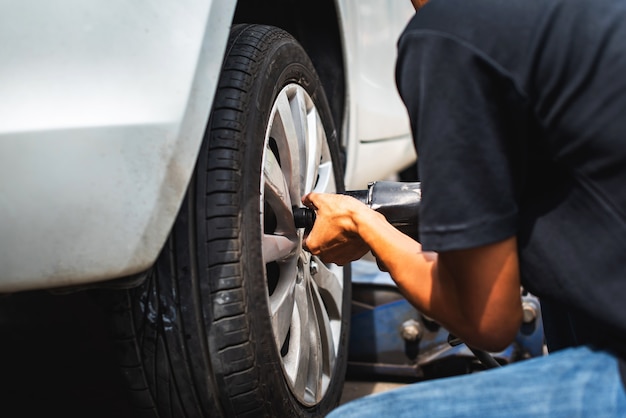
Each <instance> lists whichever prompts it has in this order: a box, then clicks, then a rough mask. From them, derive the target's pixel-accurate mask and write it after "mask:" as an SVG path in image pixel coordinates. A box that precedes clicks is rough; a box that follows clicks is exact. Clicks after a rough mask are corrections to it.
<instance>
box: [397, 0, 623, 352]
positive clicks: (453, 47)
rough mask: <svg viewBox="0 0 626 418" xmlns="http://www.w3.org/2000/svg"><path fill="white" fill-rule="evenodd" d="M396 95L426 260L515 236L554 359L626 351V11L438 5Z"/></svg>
mask: <svg viewBox="0 0 626 418" xmlns="http://www.w3.org/2000/svg"><path fill="white" fill-rule="evenodd" d="M398 47H399V50H398V52H399V55H398V62H397V69H396V70H397V74H396V76H397V83H398V89H399V91H400V94H401V96H402V98H403V100H404V101H405V104H406V106H407V110H408V112H409V116H410V119H411V126H412V129H413V134H414V137H415V141H416V148H417V154H418V161H419V178H420V181H421V183H422V184H421V186H422V204H421V209H420V210H421V212H420V240H421V242H422V244H423V247H424V249H426V250H433V251H438V252H442V251H448V250H453V249H463V248H472V247H476V246H480V245H484V244H489V243H493V242H497V241H500V240H503V239H505V238H509V237H511V236H513V235H517V237H518V244H519V257H520V270H521V275H522V283H523V285H524V286H525V288H526V289H528V290H529V291H531V292H533V293H534V294H536V295H538V296H539V297H540V299H541V302H542V306H543V307H544V309H545V314H544V318H545V321H546V323H545V328H546V336H547V339H548V344H549V346H550V347H551V348H552V349H555V348H560V347H564V346H571V345H579V344H593V345H596V346H601V347H609V348H612V349H614V350H615V351H618V352H621V357H622V358H624V352H625V351H626V350H625V349H624V348H625V347H626V1H618V0H533V1H528V0H472V1H468V0H430V2H429V3H428V4H426V6H424V8H423V9H421V10H420V11H419V12H418V13H417V14H416V15H415V17H414V18H413V19H412V20H411V21H410V23H409V24H408V26H407V28H406V30H405V31H404V33H403V34H402V36H401V38H400V41H399V44H398Z"/></svg>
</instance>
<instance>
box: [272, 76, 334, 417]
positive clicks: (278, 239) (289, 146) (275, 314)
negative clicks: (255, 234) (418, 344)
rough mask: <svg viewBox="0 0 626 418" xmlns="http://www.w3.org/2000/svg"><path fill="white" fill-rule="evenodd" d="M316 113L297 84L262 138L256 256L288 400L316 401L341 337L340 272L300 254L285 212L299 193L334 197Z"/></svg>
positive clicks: (282, 96)
mask: <svg viewBox="0 0 626 418" xmlns="http://www.w3.org/2000/svg"><path fill="white" fill-rule="evenodd" d="M332 164H333V163H332V159H331V153H330V150H329V147H328V140H327V136H326V132H325V130H324V127H323V125H322V122H321V119H320V116H319V114H318V111H317V109H316V107H315V105H314V103H313V100H312V99H311V97H310V96H309V95H308V93H307V92H306V91H305V90H304V89H303V88H302V87H301V86H299V85H297V84H290V85H288V86H286V87H285V88H284V89H283V90H282V91H281V92H280V93H279V95H278V97H277V98H276V101H275V102H274V105H273V107H272V110H271V113H270V119H269V124H268V128H267V131H266V135H265V148H264V155H263V167H262V176H261V222H262V228H263V229H262V230H263V238H262V250H263V260H264V263H265V268H266V279H267V289H268V298H269V307H270V316H271V319H272V331H273V334H274V342H275V344H276V347H277V349H278V351H279V355H280V357H281V365H282V370H283V373H284V375H285V378H286V381H287V382H288V384H289V386H290V389H291V391H292V393H293V394H294V396H295V397H296V398H297V399H298V400H299V401H300V402H302V403H303V404H305V405H314V404H316V403H318V402H319V401H320V400H321V399H322V398H323V397H324V394H325V393H326V391H327V389H328V386H329V384H330V379H331V376H332V373H333V371H334V368H335V359H336V357H337V352H338V349H339V339H340V333H341V319H342V301H343V291H344V289H343V271H342V269H340V268H338V267H337V266H333V265H330V266H328V265H325V264H324V263H322V262H321V261H320V260H319V259H318V258H317V257H314V256H311V254H310V253H308V252H306V251H304V250H303V249H302V237H303V232H302V231H301V230H296V228H295V226H294V220H293V209H292V208H293V207H298V206H301V202H300V198H301V196H302V195H304V194H305V193H307V192H310V191H316V192H329V193H333V192H336V185H335V177H334V174H333V166H332Z"/></svg>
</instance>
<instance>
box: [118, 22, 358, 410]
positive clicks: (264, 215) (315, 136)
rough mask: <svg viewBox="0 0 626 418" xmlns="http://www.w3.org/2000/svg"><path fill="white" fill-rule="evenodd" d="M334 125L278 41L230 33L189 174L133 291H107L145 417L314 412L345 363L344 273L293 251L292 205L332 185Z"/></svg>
mask: <svg viewBox="0 0 626 418" xmlns="http://www.w3.org/2000/svg"><path fill="white" fill-rule="evenodd" d="M343 187H344V186H343V173H342V167H341V163H340V150H339V144H338V139H337V134H336V130H335V128H334V126H333V123H332V117H331V112H330V108H329V105H328V104H327V100H326V97H325V95H324V91H323V88H322V86H321V84H320V81H319V79H318V77H317V75H316V73H315V70H314V67H313V65H312V63H311V61H310V60H309V58H308V56H307V54H306V53H305V51H304V50H303V48H302V47H301V46H300V45H299V44H298V42H297V41H296V40H295V39H294V38H293V37H292V36H291V35H289V34H288V33H286V32H285V31H283V30H280V29H278V28H275V27H271V26H265V25H236V26H234V27H233V29H232V32H231V37H230V40H229V43H228V46H227V54H226V57H225V59H224V64H223V69H222V73H221V78H220V81H219V85H218V89H217V92H216V96H215V99H214V105H213V110H212V113H211V115H210V118H209V122H208V126H207V129H206V134H205V138H204V140H203V144H202V147H201V150H200V154H199V158H198V161H197V166H196V168H195V173H194V176H193V178H192V180H191V183H190V185H189V189H188V191H187V195H186V198H185V200H184V202H183V203H182V206H181V209H180V213H179V215H178V217H177V220H176V222H175V224H174V226H173V228H172V232H171V234H170V236H169V238H168V240H167V242H166V244H165V246H164V248H163V250H162V252H161V254H160V256H159V258H158V260H157V262H156V264H155V265H154V267H153V268H152V269H151V270H150V271H149V272H148V276H147V278H146V280H145V281H144V282H143V283H142V284H141V286H139V287H136V288H132V289H128V290H124V291H114V292H112V293H113V294H110V295H109V296H108V297H109V307H110V313H111V319H112V324H113V327H112V333H113V336H114V340H115V341H116V346H117V351H118V353H119V355H120V363H121V366H122V370H123V373H124V375H125V377H126V380H127V382H128V384H129V387H130V389H131V393H132V394H133V404H134V406H135V407H136V408H137V411H138V412H142V414H140V415H142V416H158V417H200V416H211V417H213V416H224V417H235V416H236V417H244V416H250V417H260V416H272V417H313V416H324V415H325V414H326V413H327V412H328V411H329V410H331V409H332V408H333V407H335V406H336V405H337V403H338V402H339V397H340V395H341V391H342V386H343V381H344V374H345V369H346V363H347V339H348V325H349V317H350V313H349V311H350V305H349V303H350V297H351V289H350V273H349V269H348V268H339V267H337V266H332V265H324V264H323V263H322V262H321V261H320V260H318V259H317V258H316V257H313V256H311V254H309V253H308V252H306V251H304V250H303V249H302V239H303V234H304V231H303V230H301V229H296V228H295V226H294V222H293V212H292V211H293V208H294V207H297V206H301V203H300V198H301V196H302V195H304V194H305V193H307V192H309V191H312V190H315V191H320V192H341V191H343Z"/></svg>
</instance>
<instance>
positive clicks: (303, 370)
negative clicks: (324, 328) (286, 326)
mask: <svg viewBox="0 0 626 418" xmlns="http://www.w3.org/2000/svg"><path fill="white" fill-rule="evenodd" d="M307 304H308V303H307V295H306V291H305V289H304V287H303V286H300V285H298V286H296V287H295V305H296V309H295V310H294V316H293V319H294V320H293V321H292V323H291V329H290V331H291V341H290V345H289V352H288V353H287V355H286V356H285V357H284V358H283V359H284V364H285V369H286V371H287V374H288V375H289V377H290V380H291V381H292V383H293V390H294V392H295V393H296V394H299V395H300V396H303V394H304V393H305V389H306V385H307V382H308V373H309V363H310V362H309V359H310V348H309V347H310V344H311V335H310V333H309V331H308V327H309V320H310V318H309V311H308V308H307Z"/></svg>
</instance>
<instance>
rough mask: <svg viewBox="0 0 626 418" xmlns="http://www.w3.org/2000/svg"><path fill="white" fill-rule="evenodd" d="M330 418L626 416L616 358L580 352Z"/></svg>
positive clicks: (454, 380) (406, 393) (360, 403)
mask: <svg viewBox="0 0 626 418" xmlns="http://www.w3.org/2000/svg"><path fill="white" fill-rule="evenodd" d="M331 417H332V418H338V417H342V418H350V417H354V418H366V417H375V418H385V417H393V418H399V417H428V418H434V417H446V418H449V417H480V418H488V417H499V418H500V417H507V418H508V417H524V418H528V417H533V418H534V417H550V418H561V417H563V418H565V417H567V418H572V417H593V418H597V417H626V394H625V392H624V386H623V384H622V380H621V378H620V372H619V367H618V362H617V359H616V358H615V357H614V356H613V355H611V354H609V353H606V352H604V351H594V350H592V349H590V348H588V347H577V348H568V349H564V350H560V351H557V352H554V353H552V354H550V355H548V356H544V357H538V358H533V359H530V360H524V361H520V362H516V363H513V364H510V365H507V366H504V367H500V368H497V369H491V370H488V371H483V372H478V373H474V374H469V375H462V376H456V377H451V378H445V379H437V380H430V381H425V382H420V383H415V384H412V385H408V386H405V387H402V388H400V389H395V390H391V391H388V392H383V393H378V394H374V395H370V396H366V397H364V398H360V399H357V400H354V401H352V402H349V403H347V404H345V405H342V406H340V407H338V408H337V409H335V410H333V411H332V412H331V413H330V414H329V415H328V418H331Z"/></svg>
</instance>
